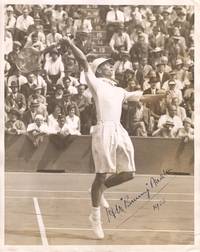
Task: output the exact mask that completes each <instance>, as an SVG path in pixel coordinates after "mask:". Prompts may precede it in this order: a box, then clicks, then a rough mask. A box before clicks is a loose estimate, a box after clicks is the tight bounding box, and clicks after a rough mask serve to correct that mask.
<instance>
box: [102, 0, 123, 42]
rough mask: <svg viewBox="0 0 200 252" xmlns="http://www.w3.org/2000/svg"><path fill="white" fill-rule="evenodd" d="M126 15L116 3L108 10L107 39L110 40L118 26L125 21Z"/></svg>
mask: <svg viewBox="0 0 200 252" xmlns="http://www.w3.org/2000/svg"><path fill="white" fill-rule="evenodd" d="M124 21H125V17H124V13H123V12H122V11H120V10H119V7H118V6H116V5H114V6H112V10H110V11H108V12H107V15H106V25H107V26H106V32H107V35H106V41H107V42H109V41H110V38H111V37H112V35H113V33H114V32H115V30H116V27H117V26H118V24H119V23H124Z"/></svg>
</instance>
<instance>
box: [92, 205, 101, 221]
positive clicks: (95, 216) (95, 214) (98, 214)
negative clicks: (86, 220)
mask: <svg viewBox="0 0 200 252" xmlns="http://www.w3.org/2000/svg"><path fill="white" fill-rule="evenodd" d="M92 218H93V220H100V219H101V211H100V207H92Z"/></svg>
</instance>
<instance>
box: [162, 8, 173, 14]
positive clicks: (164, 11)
mask: <svg viewBox="0 0 200 252" xmlns="http://www.w3.org/2000/svg"><path fill="white" fill-rule="evenodd" d="M164 13H167V14H171V10H170V9H164V10H163V12H162V14H164Z"/></svg>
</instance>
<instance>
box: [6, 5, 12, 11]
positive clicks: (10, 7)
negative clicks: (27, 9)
mask: <svg viewBox="0 0 200 252" xmlns="http://www.w3.org/2000/svg"><path fill="white" fill-rule="evenodd" d="M6 10H7V11H14V10H13V7H12V6H10V5H9V6H8V7H7V8H6Z"/></svg>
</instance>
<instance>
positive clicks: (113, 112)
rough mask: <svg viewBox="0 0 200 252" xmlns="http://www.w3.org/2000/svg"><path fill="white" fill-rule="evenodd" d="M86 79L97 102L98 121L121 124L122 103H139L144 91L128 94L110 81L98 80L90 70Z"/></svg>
mask: <svg viewBox="0 0 200 252" xmlns="http://www.w3.org/2000/svg"><path fill="white" fill-rule="evenodd" d="M85 79H86V81H87V84H88V87H89V89H90V91H91V93H92V96H93V98H94V101H95V105H96V111H97V121H101V122H104V121H113V122H116V123H120V117H121V112H122V103H123V102H124V101H126V100H130V99H131V100H132V101H133V100H135V101H138V100H139V99H140V98H141V96H142V93H143V92H142V91H135V92H128V91H126V90H125V89H123V88H120V87H116V86H113V85H112V84H111V82H110V80H109V79H106V78H103V79H101V78H97V77H96V76H95V75H94V73H93V72H92V70H91V69H90V68H89V70H88V72H85Z"/></svg>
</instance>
